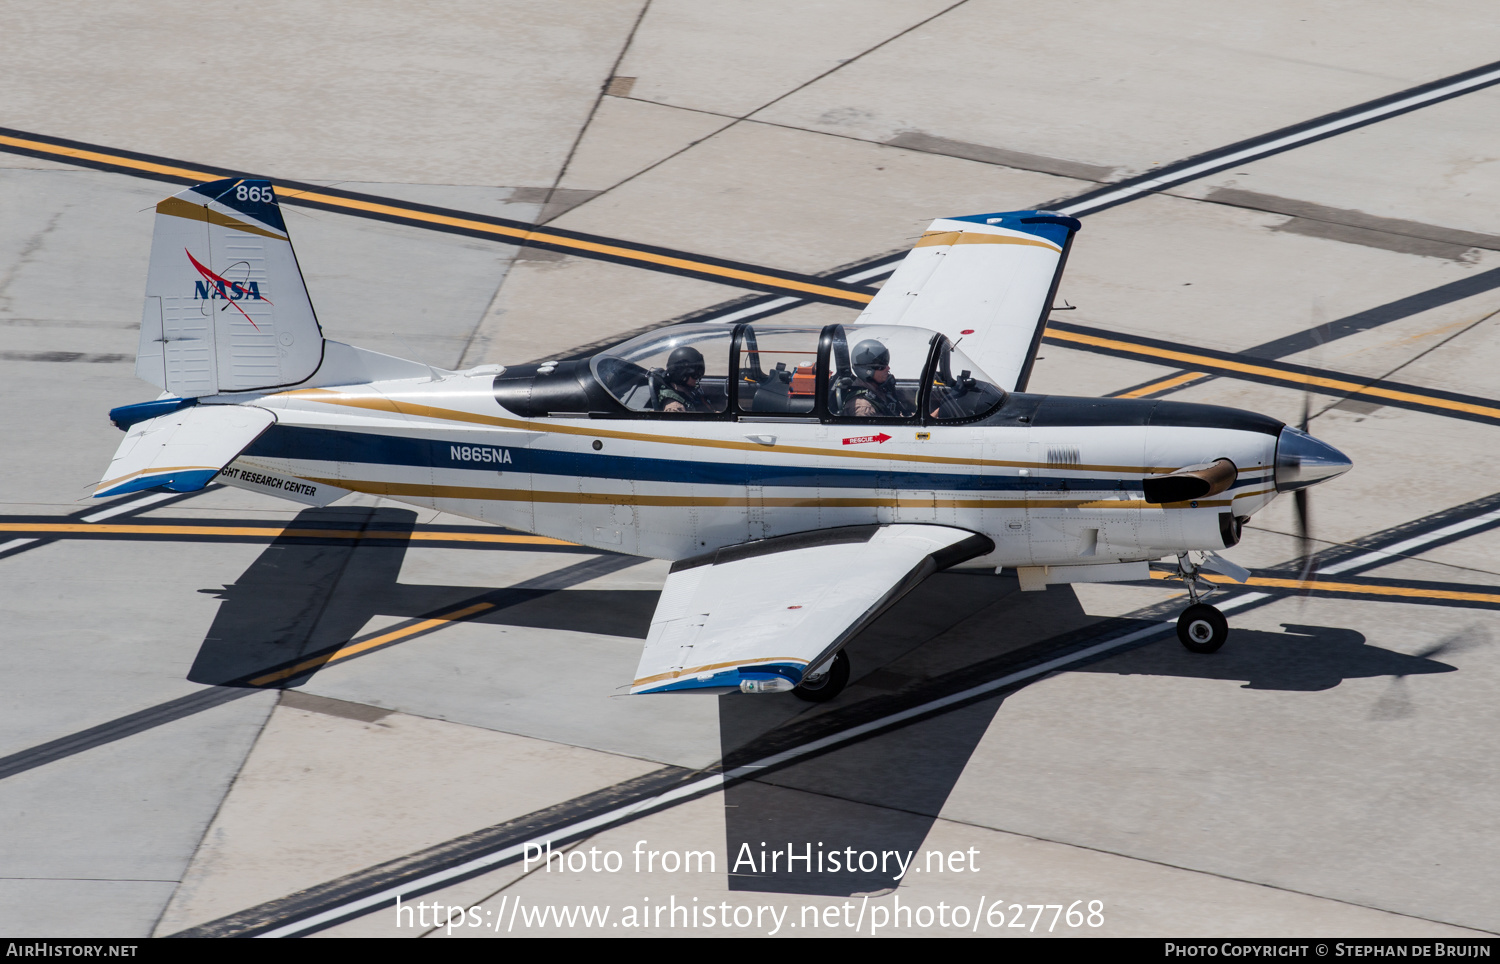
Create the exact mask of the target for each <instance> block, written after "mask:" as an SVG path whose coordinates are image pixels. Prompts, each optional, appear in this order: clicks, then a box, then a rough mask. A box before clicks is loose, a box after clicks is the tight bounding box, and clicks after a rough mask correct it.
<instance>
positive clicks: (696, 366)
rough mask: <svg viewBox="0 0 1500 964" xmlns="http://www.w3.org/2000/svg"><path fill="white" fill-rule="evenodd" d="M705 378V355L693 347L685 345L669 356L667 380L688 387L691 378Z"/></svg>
mask: <svg viewBox="0 0 1500 964" xmlns="http://www.w3.org/2000/svg"><path fill="white" fill-rule="evenodd" d="M702 377H703V353H702V352H700V351H699V350H698V349H696V348H694V347H693V346H691V345H683V346H682V347H681V348H678V349H675V350H674V351H673V352H672V354H671V355H669V356H667V380H668V381H671V382H675V383H676V384H678V385H686V384H687V380H688V379H689V378H699V379H701V378H702Z"/></svg>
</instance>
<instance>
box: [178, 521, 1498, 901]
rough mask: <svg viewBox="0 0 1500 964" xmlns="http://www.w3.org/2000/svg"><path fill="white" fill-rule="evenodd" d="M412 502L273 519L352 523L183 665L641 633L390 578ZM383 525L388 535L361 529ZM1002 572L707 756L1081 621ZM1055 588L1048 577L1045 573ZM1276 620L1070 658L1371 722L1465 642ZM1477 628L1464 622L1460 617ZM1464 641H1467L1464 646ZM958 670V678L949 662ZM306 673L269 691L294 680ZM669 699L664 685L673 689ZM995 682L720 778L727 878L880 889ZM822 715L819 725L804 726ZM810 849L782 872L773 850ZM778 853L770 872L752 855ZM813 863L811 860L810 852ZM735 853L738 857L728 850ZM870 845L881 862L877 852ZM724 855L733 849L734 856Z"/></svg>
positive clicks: (782, 699) (290, 550)
mask: <svg viewBox="0 0 1500 964" xmlns="http://www.w3.org/2000/svg"><path fill="white" fill-rule="evenodd" d="M416 518H417V516H416V513H415V512H412V511H409V510H406V509H390V508H368V507H350V508H325V509H309V510H306V511H304V512H302V513H299V514H298V516H297V518H296V520H295V521H294V522H293V524H292V528H298V529H307V528H316V527H320V526H321V527H326V528H332V529H345V530H347V529H360V530H362V531H363V532H364V533H365V538H364V539H361V540H348V539H340V540H330V541H327V542H318V541H314V540H310V539H306V538H282V539H277V540H276V541H275V542H273V543H272V544H271V545H269V546H267V547H266V549H265V551H264V552H262V553H261V555H260V556H259V557H258V558H257V559H256V561H255V562H254V563H253V564H252V565H251V566H250V567H249V568H248V569H247V570H246V571H245V573H244V575H242V576H241V577H240V578H239V579H238V580H236V581H235V582H234V584H233V585H230V586H226V587H224V588H223V589H215V590H210V589H205V590H200V591H201V592H205V593H212V594H214V595H216V596H218V597H219V598H220V599H222V600H223V604H222V605H221V606H220V608H219V612H218V613H217V615H216V616H215V619H214V622H213V625H212V626H211V627H210V629H209V632H208V634H207V637H206V638H205V639H204V641H203V644H202V646H201V647H200V649H199V651H198V654H197V657H196V659H195V660H194V662H193V666H192V668H191V670H190V671H189V674H188V678H189V679H191V680H193V681H195V682H200V683H209V684H217V685H241V686H243V685H248V684H247V683H246V682H245V681H246V680H248V679H250V678H253V677H254V676H256V675H258V674H262V673H265V672H267V671H269V670H271V669H274V668H277V667H282V666H286V665H288V664H289V663H291V662H292V661H295V660H297V659H299V658H303V657H306V656H308V655H311V654H313V653H318V652H323V651H327V650H329V649H330V648H333V647H336V646H339V645H341V644H343V643H345V642H347V641H349V640H350V639H353V638H355V637H356V636H357V634H359V633H360V632H361V631H362V630H363V629H364V628H365V626H366V625H367V624H368V622H369V621H370V619H371V618H372V617H375V616H382V615H383V616H394V617H400V618H417V617H422V616H428V615H431V614H433V613H436V612H441V611H443V610H446V609H451V608H453V607H456V606H459V605H462V604H464V603H466V602H468V601H471V600H473V599H475V598H476V597H483V598H484V599H485V600H487V601H489V602H492V603H494V604H495V606H496V608H495V609H494V610H492V611H491V612H488V613H486V614H484V615H483V616H481V617H479V618H477V619H476V620H475V621H476V622H485V623H493V624H501V625H512V626H529V627H538V628H548V629H560V630H572V631H578V632H586V633H599V634H605V635H612V636H627V637H636V638H641V639H644V638H645V636H646V631H647V629H648V627H649V626H650V622H651V615H652V613H653V611H654V609H655V606H656V600H657V595H658V594H657V593H655V592H650V591H643V590H623V591H598V590H580V589H569V590H567V591H562V592H559V591H554V590H517V589H496V588H494V587H475V586H423V585H404V584H402V583H401V582H400V581H399V577H400V573H401V566H402V562H403V561H404V559H405V555H406V549H407V541H406V538H405V537H406V536H407V535H408V534H409V533H410V532H411V531H412V530H413V529H414V528H415V525H416ZM377 532H389V533H391V536H392V538H391V539H390V540H389V541H386V540H381V539H378V538H374V539H372V538H370V536H371V534H372V533H377ZM1017 589H1018V587H1017V585H1016V582H1015V580H1014V579H1013V578H1002V577H994V576H986V575H963V574H954V573H943V574H939V575H938V576H935V577H933V578H932V579H929V580H928V581H927V582H925V583H924V584H923V585H921V586H919V587H918V588H917V589H916V590H915V591H914V592H912V593H911V594H910V595H908V596H907V597H906V598H905V599H903V600H902V601H901V602H900V603H898V604H897V605H896V606H894V607H893V608H892V609H891V610H890V611H888V612H887V613H885V614H884V615H883V616H881V618H880V619H878V620H877V621H876V622H875V623H874V624H873V625H872V626H870V627H869V628H868V629H866V630H865V631H864V632H862V633H861V634H860V635H859V636H858V637H856V638H855V639H854V640H853V641H852V642H851V643H850V644H849V647H848V649H849V653H850V656H851V658H852V659H853V664H854V667H855V670H854V677H853V680H852V682H851V684H850V686H849V688H848V689H847V690H846V691H845V693H844V694H843V695H842V696H840V697H839V698H838V699H837V700H836V701H834V702H833V703H831V704H827V705H824V706H815V705H813V704H807V703H803V702H801V701H800V700H797V699H796V698H795V697H793V696H791V695H790V694H782V695H776V696H758V697H747V696H743V695H741V694H738V693H733V694H728V695H725V696H722V697H719V699H718V709H719V733H720V743H721V753H722V757H723V760H724V765H725V767H726V769H727V768H732V767H734V766H738V765H740V764H743V763H748V762H752V761H753V760H754V759H758V758H760V757H762V756H764V755H766V754H767V753H769V752H774V751H775V750H776V749H779V748H784V747H785V746H788V745H795V744H796V743H797V742H798V741H805V740H806V739H809V738H814V737H815V736H816V735H818V734H819V733H820V732H823V731H828V730H830V729H838V728H841V727H843V726H846V725H853V724H854V723H855V722H862V721H863V720H864V719H869V718H873V717H874V716H876V715H880V714H882V713H885V712H893V711H895V710H898V709H902V708H905V707H907V706H909V705H912V704H913V703H915V702H919V701H921V700H923V699H926V698H928V697H927V696H924V695H922V694H923V693H924V692H925V691H926V689H927V688H930V687H931V686H932V685H933V684H934V683H935V682H941V681H942V680H945V679H954V678H961V679H964V680H965V682H964V685H972V684H973V683H979V682H982V681H984V680H985V679H989V678H992V677H994V676H996V675H999V674H1000V673H1002V672H1005V671H1008V670H1002V669H996V668H995V666H996V664H997V657H1000V656H1003V654H1005V653H1007V652H1010V651H1016V650H1022V649H1025V648H1026V647H1028V646H1032V645H1034V644H1042V643H1043V642H1044V641H1046V640H1048V639H1050V638H1053V637H1056V636H1058V634H1060V633H1068V632H1073V631H1082V632H1087V631H1088V627H1090V626H1091V625H1092V624H1094V623H1096V622H1099V620H1098V618H1096V617H1092V616H1089V615H1088V614H1086V613H1085V612H1084V611H1083V609H1082V607H1081V606H1080V605H1079V603H1078V600H1077V597H1076V596H1075V595H1074V594H1073V593H1071V592H1065V591H1057V590H1054V591H1051V592H1047V593H1026V594H1022V593H1020V592H1018V591H1017ZM1059 589H1060V587H1059ZM1286 629H1287V632H1286V633H1271V632H1260V631H1246V630H1236V631H1235V632H1234V634H1233V635H1232V636H1231V638H1230V642H1229V643H1228V644H1227V645H1226V646H1225V647H1224V649H1223V650H1221V651H1220V652H1218V653H1215V654H1213V655H1211V656H1207V657H1205V656H1200V655H1195V654H1191V653H1188V652H1186V651H1184V650H1182V648H1181V647H1179V646H1178V645H1177V643H1176V641H1175V640H1173V639H1167V640H1162V641H1160V642H1157V643H1153V644H1152V645H1149V646H1146V647H1143V648H1141V649H1138V650H1134V651H1131V652H1127V653H1125V654H1123V655H1121V656H1118V657H1114V658H1112V659H1108V660H1105V661H1103V662H1100V663H1096V664H1092V665H1089V666H1084V667H1080V668H1079V669H1080V670H1082V671H1087V672H1096V673H1117V674H1123V675H1133V674H1145V675H1155V676H1178V677H1196V678H1201V679H1220V680H1240V681H1244V684H1245V686H1246V687H1247V688H1251V689H1277V690H1298V691H1318V690H1326V689H1329V688H1331V687H1334V686H1337V685H1338V684H1339V683H1341V682H1342V681H1343V680H1345V679H1351V678H1356V677H1372V676H1390V677H1392V679H1393V686H1392V690H1391V692H1390V693H1389V694H1388V696H1389V697H1390V698H1389V699H1383V700H1382V701H1381V702H1380V703H1379V704H1378V705H1377V707H1376V709H1375V711H1374V715H1375V716H1376V717H1377V718H1393V717H1399V716H1402V715H1406V714H1407V713H1409V711H1410V710H1409V703H1408V702H1404V701H1403V698H1404V697H1405V695H1406V694H1405V690H1404V680H1405V678H1406V677H1408V676H1413V675H1418V674H1425V673H1443V672H1452V671H1453V670H1454V667H1452V666H1449V665H1447V664H1445V663H1441V662H1437V661H1436V660H1434V659H1432V658H1430V657H1432V656H1435V655H1438V654H1439V653H1441V652H1443V651H1444V650H1446V649H1453V648H1464V647H1466V646H1468V645H1472V644H1473V641H1474V639H1475V638H1476V637H1475V633H1469V634H1468V636H1467V637H1464V638H1455V639H1450V640H1446V641H1443V642H1441V643H1439V644H1437V645H1436V646H1433V647H1430V648H1429V649H1427V650H1426V651H1424V652H1423V653H1420V654H1418V655H1414V656H1409V655H1404V654H1401V653H1396V652H1392V651H1390V650H1385V649H1381V648H1379V647H1376V646H1372V645H1370V644H1369V643H1368V642H1367V641H1366V640H1365V637H1364V636H1363V635H1361V634H1360V633H1357V632H1354V631H1353V630H1348V629H1340V628H1336V627H1320V626H1300V625H1288V626H1287V627H1286ZM1477 632H1478V634H1479V635H1480V636H1482V635H1483V630H1482V628H1479V629H1478V630H1477ZM1480 641H1483V640H1480ZM971 667H972V669H973V673H972V674H970V673H969V669H970V668H971ZM311 675H312V671H309V672H308V673H307V674H304V675H302V676H300V677H298V678H294V679H291V680H288V681H286V683H284V684H282V685H297V684H298V683H300V682H305V681H306V680H307V679H308V678H310V676H311ZM679 698H681V697H679ZM1003 701H1004V697H1003V696H996V697H994V698H991V699H987V700H983V701H981V702H978V703H975V704H972V705H970V706H967V707H964V708H961V709H958V710H955V711H952V712H949V713H946V714H944V715H942V716H939V717H936V718H934V719H932V720H928V721H925V722H920V723H917V724H914V725H909V726H905V727H902V728H900V729H897V730H894V731H892V732H888V733H885V734H882V735H879V736H876V737H874V738H871V739H868V740H864V741H861V742H858V743H854V744H852V745H848V746H843V747H839V748H837V749H834V750H832V751H830V752H828V753H824V754H822V755H819V756H816V757H814V758H812V759H808V760H805V761H803V762H800V763H797V764H795V765H793V766H790V767H786V768H783V769H779V770H774V771H773V772H771V773H769V774H767V775H766V776H764V777H760V778H752V779H749V780H746V781H743V782H740V783H736V784H733V785H731V786H730V787H728V788H727V789H726V791H725V795H724V796H725V826H726V844H727V850H726V853H727V856H728V859H729V863H730V866H729V867H728V868H726V869H727V870H728V871H729V877H728V882H729V887H730V889H731V890H738V891H760V892H771V893H801V894H812V895H823V896H851V895H857V894H865V893H869V894H877V893H883V892H887V891H889V890H891V889H892V888H894V887H895V886H897V885H898V884H899V881H897V880H896V879H894V878H895V875H896V874H897V873H898V872H899V871H898V869H897V867H896V864H895V861H894V858H893V857H886V855H889V854H894V853H899V854H900V855H901V858H902V859H903V860H906V859H908V855H909V854H915V855H916V856H915V859H916V860H917V861H918V862H919V863H918V866H921V863H920V862H921V860H922V856H923V848H924V844H925V841H926V839H927V837H928V834H929V832H930V831H931V829H932V825H933V823H934V822H935V821H936V819H937V816H938V814H939V813H940V812H941V811H942V808H943V806H944V804H945V803H946V801H947V799H948V795H949V794H950V793H951V791H952V789H953V787H954V785H955V784H956V783H957V781H958V779H959V777H960V776H961V775H962V774H963V772H964V768H965V767H966V766H967V765H968V762H969V758H970V756H971V755H972V754H973V752H974V750H975V748H976V747H977V746H978V744H979V741H980V740H981V739H982V738H983V737H984V735H985V733H986V731H987V730H988V729H989V727H990V725H991V723H992V721H993V719H994V717H995V714H996V712H997V711H998V709H999V708H1000V706H1001V704H1002V703H1003ZM819 727H821V728H822V730H820V729H819ZM789 846H790V849H791V850H792V851H793V852H794V853H795V854H796V855H798V856H799V858H800V857H801V856H802V855H804V854H809V853H810V854H811V855H812V857H813V863H812V867H813V869H814V872H806V871H805V870H804V867H805V866H806V865H805V864H804V863H803V862H802V861H801V860H799V861H797V862H796V864H795V865H793V866H792V867H790V868H789V867H788V864H787V862H786V859H785V852H786V851H787V850H788V847H789ZM835 850H837V851H839V852H840V853H839V862H840V864H841V865H842V864H843V863H845V862H846V860H847V857H848V856H849V853H850V852H851V851H852V853H853V855H854V856H855V857H856V859H858V855H860V854H861V853H864V852H869V853H871V854H873V855H874V857H873V862H874V863H875V866H874V868H873V869H869V868H870V865H871V862H872V858H870V857H867V858H865V865H864V869H861V868H859V867H856V868H855V869H854V870H852V871H849V870H844V869H843V868H842V866H841V869H840V871H839V872H830V871H829V867H830V866H831V862H830V861H829V860H828V855H829V854H830V853H831V852H832V851H835ZM771 851H780V852H781V853H782V854H783V856H782V857H781V858H780V860H779V862H778V865H777V867H776V868H775V869H774V870H773V869H771V868H770V866H769V865H768V864H763V863H762V860H761V858H762V853H763V852H766V853H769V852H771ZM820 852H821V853H822V854H823V855H824V872H822V873H818V872H816V868H817V866H818V864H817V860H818V854H819V853H820ZM747 857H748V858H750V859H751V860H753V866H752V865H750V864H746V863H745V858H747ZM882 857H886V859H884V860H882ZM737 861H738V863H737Z"/></svg>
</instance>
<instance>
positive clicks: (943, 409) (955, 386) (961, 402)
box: [927, 338, 1005, 422]
mask: <svg viewBox="0 0 1500 964" xmlns="http://www.w3.org/2000/svg"><path fill="white" fill-rule="evenodd" d="M1003 401H1005V390H1004V389H1002V388H1000V387H999V386H997V385H995V384H994V383H993V382H991V381H990V379H989V376H988V375H986V374H985V373H984V372H982V371H980V370H979V366H978V365H976V364H974V363H973V362H972V361H970V360H969V357H968V356H967V355H965V354H964V353H963V352H962V351H960V350H959V349H957V348H955V347H953V346H952V345H950V344H949V343H948V340H947V339H946V338H945V339H943V341H942V344H941V345H940V346H939V348H938V356H937V364H936V365H935V366H934V367H933V371H932V391H931V392H930V393H929V394H928V396H927V407H928V409H929V410H930V412H929V414H930V415H931V416H932V417H933V418H936V419H937V420H938V421H940V422H946V421H961V420H964V419H971V418H977V417H979V416H982V415H986V414H988V413H989V412H990V411H991V410H993V409H994V408H996V407H997V406H999V404H1000V403H1001V402H1003Z"/></svg>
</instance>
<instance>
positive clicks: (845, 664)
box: [792, 649, 849, 703]
mask: <svg viewBox="0 0 1500 964" xmlns="http://www.w3.org/2000/svg"><path fill="white" fill-rule="evenodd" d="M819 668H820V669H822V670H823V672H821V673H819V674H818V675H816V676H805V677H803V679H802V683H801V685H800V686H798V687H797V688H796V689H794V690H792V695H793V696H795V697H797V699H799V700H807V701H808V702H809V703H827V702H828V701H829V700H831V699H833V698H834V697H835V696H838V695H839V694H840V693H842V692H843V691H844V687H845V686H848V685H849V655H848V654H847V653H845V652H844V651H843V650H842V649H841V650H839V653H838V655H837V656H835V657H834V658H833V661H832V662H830V663H827V664H826V665H825V666H823V667H819Z"/></svg>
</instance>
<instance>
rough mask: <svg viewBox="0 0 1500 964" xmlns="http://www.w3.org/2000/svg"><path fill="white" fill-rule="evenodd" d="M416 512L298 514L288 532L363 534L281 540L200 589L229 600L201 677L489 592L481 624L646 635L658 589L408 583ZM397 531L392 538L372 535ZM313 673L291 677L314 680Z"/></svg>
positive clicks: (331, 642)
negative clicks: (405, 565)
mask: <svg viewBox="0 0 1500 964" xmlns="http://www.w3.org/2000/svg"><path fill="white" fill-rule="evenodd" d="M416 519H417V514H416V513H415V512H412V511H410V510H407V509H389V508H378V509H377V508H367V507H358V506H356V507H350V508H339V507H332V508H325V509H308V510H305V511H303V512H301V513H298V515H297V518H296V520H294V521H293V522H292V524H291V526H290V527H289V528H295V529H308V528H330V529H343V530H349V529H358V530H362V531H363V532H364V534H365V538H364V539H361V540H358V541H356V540H349V539H340V540H330V541H328V542H318V541H314V540H310V539H306V538H279V539H277V540H276V541H274V542H272V543H271V544H270V545H269V546H267V547H266V549H265V551H264V552H262V553H261V554H260V556H259V557H258V558H257V559H256V560H255V562H254V563H252V564H251V565H250V568H248V569H246V570H245V573H244V574H243V575H242V576H240V578H239V579H237V580H236V581H235V582H234V583H233V584H232V585H228V586H225V587H224V588H222V589H202V590H199V591H200V592H204V593H208V594H212V595H215V596H217V597H218V598H219V599H221V600H223V604H222V605H221V606H220V607H219V611H218V613H217V614H216V615H215V617H214V621H213V625H212V626H210V627H209V630H208V634H207V636H206V637H205V638H204V640H203V644H202V646H201V647H200V648H199V650H198V654H197V656H196V658H195V659H194V661H193V665H192V668H191V669H190V670H189V671H188V679H190V680H192V681H193V682H195V683H209V684H214V685H219V686H234V685H248V684H247V683H246V682H245V681H246V680H248V679H252V678H254V677H255V676H257V675H260V674H263V673H265V672H267V671H269V670H272V669H274V668H277V667H281V666H285V665H287V664H288V663H291V662H293V661H295V660H297V659H300V658H303V657H306V656H308V655H310V654H313V653H318V652H323V651H326V650H328V649H330V648H332V647H336V646H339V645H341V644H343V643H345V642H348V641H349V640H350V639H353V638H354V637H355V636H356V635H358V634H359V633H360V631H361V630H362V629H364V627H365V625H366V624H367V623H368V622H369V621H370V619H372V618H373V617H376V616H394V617H399V618H419V617H423V616H430V615H432V614H434V613H438V612H442V611H444V610H448V609H452V608H454V607H458V606H461V605H463V604H464V603H466V602H469V601H472V600H474V599H475V598H476V597H481V596H482V597H484V599H485V600H486V601H487V602H490V603H493V604H494V605H495V608H494V609H493V610H491V611H489V612H487V613H485V614H483V615H481V616H478V617H476V618H475V619H474V620H473V621H474V622H480V623H494V624H500V625H508V626H530V627H542V628H549V629H563V630H572V631H576V632H583V633H601V634H608V635H612V636H634V637H638V638H640V639H645V638H646V630H647V628H648V627H649V626H650V625H651V613H652V611H653V610H654V609H655V607H656V596H657V594H656V593H654V592H645V591H638V590H637V591H628V590H627V591H608V590H586V589H573V590H569V591H567V592H566V593H563V592H557V591H555V590H546V589H532V590H527V589H496V588H495V587H493V586H489V587H485V586H422V585H406V584H403V583H401V582H400V581H399V579H400V575H401V564H402V562H403V561H404V560H405V558H406V549H407V542H406V536H407V535H408V534H409V533H410V532H411V531H412V530H413V529H414V528H415V526H416ZM385 532H388V533H390V535H391V538H390V540H389V541H386V540H383V539H378V538H375V539H372V538H371V536H372V535H375V534H377V533H385ZM312 675H313V673H312V671H309V672H308V673H305V674H303V675H301V676H298V677H296V678H294V679H291V680H288V682H287V685H297V684H298V683H302V682H306V681H307V680H308V679H309V678H310V677H311V676H312Z"/></svg>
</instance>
